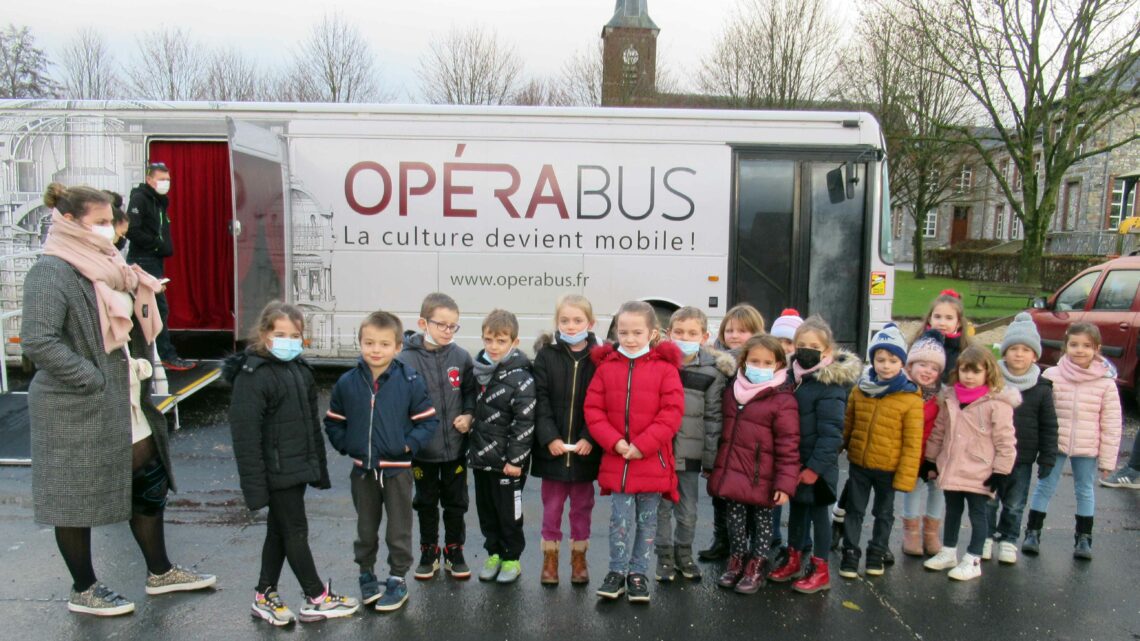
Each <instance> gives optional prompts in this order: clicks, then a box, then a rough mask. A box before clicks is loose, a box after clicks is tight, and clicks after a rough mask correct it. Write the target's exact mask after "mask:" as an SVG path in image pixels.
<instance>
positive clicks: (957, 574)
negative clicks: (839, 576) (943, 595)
mask: <svg viewBox="0 0 1140 641" xmlns="http://www.w3.org/2000/svg"><path fill="white" fill-rule="evenodd" d="M980 576H982V560H981V559H979V558H978V557H976V556H974V555H973V554H969V553H967V554H965V555H964V556H963V557H962V562H961V563H959V564H958V567H956V568H954V569H953V570H950V578H951V579H954V580H955V581H969V580H971V579H976V578H978V577H980Z"/></svg>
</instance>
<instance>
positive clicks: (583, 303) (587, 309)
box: [554, 294, 595, 330]
mask: <svg viewBox="0 0 1140 641" xmlns="http://www.w3.org/2000/svg"><path fill="white" fill-rule="evenodd" d="M563 307H573V308H575V309H579V310H581V311H582V313H584V314H585V315H586V320H588V321H590V322H591V323H593V322H595V318H594V306H593V305H591V304H590V299H589V298H586V297H585V296H583V295H581V294H563V295H561V296H559V297H558V302H557V303H555V304H554V329H555V330H557V329H558V314H560V313H561V312H562V308H563Z"/></svg>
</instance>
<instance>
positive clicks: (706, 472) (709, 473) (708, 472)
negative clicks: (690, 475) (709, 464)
mask: <svg viewBox="0 0 1140 641" xmlns="http://www.w3.org/2000/svg"><path fill="white" fill-rule="evenodd" d="M710 476H712V470H701V478H703V479H707V478H709V477H710Z"/></svg>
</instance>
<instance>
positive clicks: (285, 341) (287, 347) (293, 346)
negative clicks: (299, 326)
mask: <svg viewBox="0 0 1140 641" xmlns="http://www.w3.org/2000/svg"><path fill="white" fill-rule="evenodd" d="M302 349H303V346H302V345H301V339H299V338H282V337H279V336H274V337H273V345H272V347H270V348H269V353H270V354H273V355H274V356H276V357H277V359H278V360H282V361H291V360H293V359H294V358H297V357H298V356H300V355H301V350H302Z"/></svg>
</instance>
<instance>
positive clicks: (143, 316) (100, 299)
mask: <svg viewBox="0 0 1140 641" xmlns="http://www.w3.org/2000/svg"><path fill="white" fill-rule="evenodd" d="M44 255H46V256H55V257H57V258H60V259H62V260H64V261H65V262H67V264H69V265H71V266H72V267H73V268H74V269H75V270H76V271H78V272H79V273H80V274H82V275H83V277H84V278H86V279H87V280H89V281H91V284H92V285H93V286H94V287H95V306H96V307H97V308H98V311H99V328H100V329H101V330H102V333H103V349H104V350H105V351H106V352H107V353H108V354H110V353H111V352H113V351H115V350H116V349H119V348H121V347H122V346H123V345H126V344H127V342H128V341H129V340H130V338H131V327H132V326H133V325H134V321H132V320H131V315H132V312H133V314H134V317H135V318H136V319H137V320H138V323H139V327H140V329H142V331H143V335H144V336H145V337H146V342H147V343H148V344H149V343H153V342H154V339H155V337H156V336H158V333H159V332H160V331H161V330H162V319H161V318H160V317H159V315H158V305H157V304H156V298H155V296H156V294H157V293H158V292H159V291H160V290H161V289H162V285H160V284H159V282H158V279H156V278H155V277H154V276H151V275H150V274H148V273H146V272H145V271H143V270H142V268H141V267H139V266H138V265H128V264H127V262H126V261H125V260H123V255H122V254H120V253H119V252H118V251H116V250H115V247H114V246H113V245H112V244H111V241H109V240H107V239H106V238H103V237H102V236H99V235H97V234H95V233H94V232H92V231H91V230H89V229H87V227H86V226H85V225H83V224H82V223H80V222H79V221H77V220H73V219H68V218H65V217H64V216H63V215H62V214H60V213H59V212H58V211H56V210H54V209H53V210H52V213H51V227H50V228H49V229H48V236H47V240H46V241H44ZM115 291H120V292H126V293H127V294H130V295H131V296H132V297H133V298H134V309H133V310H132V309H131V305H130V303H129V302H127V300H126V299H125V298H123V297H121V296H117V295H115V293H114V292H115Z"/></svg>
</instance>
